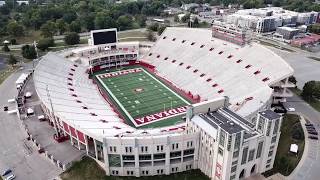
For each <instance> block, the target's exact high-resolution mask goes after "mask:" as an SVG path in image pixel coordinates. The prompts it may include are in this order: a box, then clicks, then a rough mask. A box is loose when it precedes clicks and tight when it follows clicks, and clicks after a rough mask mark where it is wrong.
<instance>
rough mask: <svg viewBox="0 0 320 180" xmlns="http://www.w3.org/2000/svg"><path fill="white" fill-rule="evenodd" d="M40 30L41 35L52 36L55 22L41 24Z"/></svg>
mask: <svg viewBox="0 0 320 180" xmlns="http://www.w3.org/2000/svg"><path fill="white" fill-rule="evenodd" d="M40 30H41V35H42V36H43V37H45V38H48V37H53V36H54V35H55V34H56V33H57V26H56V23H55V22H53V21H48V22H46V23H45V24H43V25H42V26H41V28H40Z"/></svg>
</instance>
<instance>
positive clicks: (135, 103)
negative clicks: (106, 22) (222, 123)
mask: <svg viewBox="0 0 320 180" xmlns="http://www.w3.org/2000/svg"><path fill="white" fill-rule="evenodd" d="M128 71H135V72H129V73H128ZM124 72H125V73H124ZM121 73H124V74H121ZM96 78H97V79H98V81H99V82H100V83H101V85H102V86H103V88H104V89H105V90H106V92H107V93H108V95H109V97H111V98H112V100H113V101H114V102H115V104H116V105H117V107H118V108H119V109H120V111H121V112H122V113H123V115H124V116H125V117H126V120H127V121H129V123H128V124H133V125H134V126H135V127H148V128H149V127H162V126H166V125H173V124H176V123H178V122H179V121H181V120H182V116H183V115H184V114H185V113H182V112H181V111H179V109H180V110H181V107H182V109H183V107H186V106H187V105H189V104H190V103H189V102H188V101H186V100H185V99H184V98H183V97H181V96H180V95H179V94H177V93H176V92H174V91H173V90H171V89H170V88H169V87H167V86H166V85H165V84H164V83H162V82H161V81H160V80H158V79H157V78H156V77H155V76H153V75H152V74H150V73H149V72H148V71H146V70H144V69H143V68H134V69H131V70H130V69H129V70H121V71H115V72H110V73H105V74H98V75H96ZM170 113H171V114H170ZM166 115H167V116H166ZM137 119H138V120H139V119H140V121H138V120H137ZM142 121H143V122H142ZM147 121H148V122H147Z"/></svg>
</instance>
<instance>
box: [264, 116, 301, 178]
mask: <svg viewBox="0 0 320 180" xmlns="http://www.w3.org/2000/svg"><path fill="white" fill-rule="evenodd" d="M297 129H300V130H301V131H302V132H303V130H302V126H301V123H300V118H299V116H298V115H295V114H286V115H285V116H284V118H283V122H282V125H281V136H280V140H279V144H278V149H277V155H276V159H275V163H274V166H273V169H272V170H271V171H269V172H266V175H267V176H268V175H272V174H275V173H277V172H279V173H281V174H282V175H285V176H287V175H289V174H290V173H291V172H292V171H293V170H294V169H295V167H296V166H297V165H298V163H299V161H300V159H301V157H302V154H303V150H304V136H303V137H302V140H296V139H293V138H292V133H293V130H295V131H296V130H297ZM302 134H303V133H302ZM291 144H297V145H298V147H299V153H298V155H297V156H296V155H293V154H291V153H289V149H290V145H291Z"/></svg>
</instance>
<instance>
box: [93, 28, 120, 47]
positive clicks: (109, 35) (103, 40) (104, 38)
mask: <svg viewBox="0 0 320 180" xmlns="http://www.w3.org/2000/svg"><path fill="white" fill-rule="evenodd" d="M92 36H93V44H94V45H99V44H109V43H116V42H117V32H116V31H103V32H93V33H92Z"/></svg>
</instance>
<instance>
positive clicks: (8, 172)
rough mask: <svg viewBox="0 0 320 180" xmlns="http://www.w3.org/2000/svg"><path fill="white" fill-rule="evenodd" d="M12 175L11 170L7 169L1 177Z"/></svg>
mask: <svg viewBox="0 0 320 180" xmlns="http://www.w3.org/2000/svg"><path fill="white" fill-rule="evenodd" d="M10 173H12V170H11V169H7V170H5V171H4V172H3V173H2V174H1V176H6V175H8V174H10Z"/></svg>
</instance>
